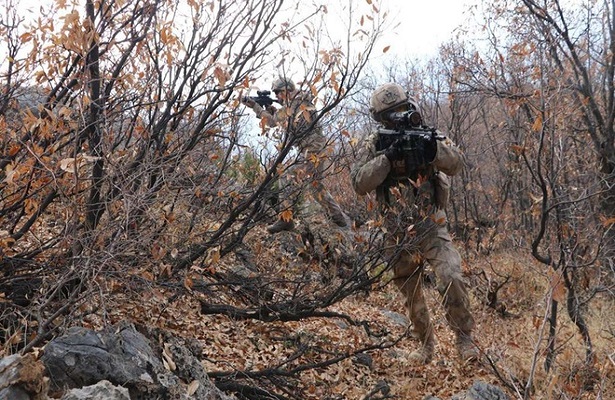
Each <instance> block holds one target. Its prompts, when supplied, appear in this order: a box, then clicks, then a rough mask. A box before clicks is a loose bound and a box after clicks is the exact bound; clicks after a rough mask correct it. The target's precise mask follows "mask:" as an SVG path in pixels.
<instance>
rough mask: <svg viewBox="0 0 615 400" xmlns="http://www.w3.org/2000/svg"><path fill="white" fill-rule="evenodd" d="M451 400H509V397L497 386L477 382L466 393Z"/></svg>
mask: <svg viewBox="0 0 615 400" xmlns="http://www.w3.org/2000/svg"><path fill="white" fill-rule="evenodd" d="M451 400H509V397H508V396H507V395H506V394H505V393H504V392H503V391H502V389H500V388H498V387H497V386H493V385H491V384H489V383H484V382H481V381H476V382H474V383H473V384H472V386H471V387H470V389H468V390H467V391H466V393H464V394H460V395H455V396H453V397H452V398H451Z"/></svg>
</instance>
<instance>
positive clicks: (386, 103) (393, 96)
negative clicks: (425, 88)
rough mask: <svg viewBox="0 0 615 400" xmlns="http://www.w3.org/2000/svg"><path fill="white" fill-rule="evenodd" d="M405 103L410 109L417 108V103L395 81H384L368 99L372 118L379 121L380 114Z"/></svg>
mask: <svg viewBox="0 0 615 400" xmlns="http://www.w3.org/2000/svg"><path fill="white" fill-rule="evenodd" d="M404 104H407V105H409V108H410V109H414V110H418V109H419V107H418V103H417V101H416V100H415V99H414V98H413V97H410V96H408V93H407V92H406V91H405V90H404V88H403V87H401V85H398V84H397V83H385V84H384V85H382V86H380V87H378V88H376V90H374V93H373V94H372V97H371V99H370V100H369V111H370V112H371V114H372V118H374V120H376V121H378V122H380V120H381V119H382V114H383V113H384V112H386V111H390V110H392V109H394V108H396V107H399V106H401V105H404Z"/></svg>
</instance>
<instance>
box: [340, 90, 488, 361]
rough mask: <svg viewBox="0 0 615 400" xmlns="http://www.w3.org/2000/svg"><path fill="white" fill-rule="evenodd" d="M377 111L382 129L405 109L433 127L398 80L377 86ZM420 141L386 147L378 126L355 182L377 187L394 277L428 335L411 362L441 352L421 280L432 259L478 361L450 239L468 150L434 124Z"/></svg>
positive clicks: (459, 332) (417, 332)
mask: <svg viewBox="0 0 615 400" xmlns="http://www.w3.org/2000/svg"><path fill="white" fill-rule="evenodd" d="M370 111H371V113H372V117H373V118H374V119H375V120H376V121H378V122H380V123H381V124H382V127H383V128H384V129H385V130H384V131H382V130H381V132H388V133H391V132H394V131H393V129H399V126H398V125H397V123H394V121H393V120H390V119H389V116H399V115H404V116H406V117H408V118H409V119H411V120H413V124H414V125H416V126H420V127H423V128H427V127H425V126H424V125H423V124H422V120H421V118H420V113H418V105H417V103H416V101H415V100H414V99H413V98H411V97H410V96H408V94H407V93H406V91H405V90H404V89H403V88H402V87H401V86H400V85H398V84H395V83H389V84H385V85H382V86H381V87H379V88H377V89H376V90H375V91H374V93H373V95H372V97H371V99H370ZM410 116H411V117H410ZM436 133H438V135H437V136H436ZM421 140H422V142H421V146H420V148H421V149H422V151H421V154H415V153H417V151H416V150H415V151H412V152H409V151H408V149H406V148H403V143H402V142H401V141H400V140H399V139H398V140H396V141H395V142H393V143H392V144H391V145H389V146H388V147H387V148H381V147H382V146H383V144H382V141H383V139H382V135H380V134H378V132H374V133H372V134H371V135H370V136H369V137H368V138H367V140H366V145H365V146H364V148H363V149H361V150H360V153H359V154H358V158H357V162H356V163H355V165H354V166H353V169H352V171H351V177H352V183H353V187H354V189H355V191H356V192H357V193H358V194H359V195H365V194H367V193H369V192H372V191H375V192H376V199H377V201H378V203H379V205H380V210H381V213H382V215H383V217H384V226H385V228H386V235H387V236H386V239H385V243H386V244H385V249H384V251H385V253H386V254H387V255H388V257H390V260H391V263H392V266H393V273H394V282H395V284H396V286H397V287H398V288H399V290H400V291H401V293H402V294H403V295H404V297H405V299H406V300H405V307H406V309H407V312H408V316H409V317H410V320H411V322H412V328H413V332H412V333H413V336H414V337H416V338H418V339H419V340H420V342H421V347H420V348H419V349H418V350H416V351H414V352H413V353H412V354H411V355H410V359H411V361H412V362H414V363H419V364H426V363H429V362H430V361H431V359H432V357H433V352H434V333H433V326H432V324H431V322H430V317H429V311H428V309H427V306H426V304H425V298H424V296H423V290H422V287H421V285H422V282H423V280H422V278H421V275H422V270H423V263H424V262H425V261H427V262H429V264H430V265H431V267H432V269H433V270H434V272H435V274H436V279H437V285H438V291H439V292H440V294H441V295H442V297H443V304H444V307H445V309H446V318H447V321H448V323H449V325H450V327H451V328H452V330H453V331H454V332H455V334H456V338H457V340H456V344H457V349H458V351H459V355H460V357H461V358H462V359H463V360H464V361H468V360H475V359H477V356H478V352H477V348H476V346H475V345H474V342H473V339H472V329H473V327H474V319H473V318H472V315H471V314H470V309H469V300H468V294H467V291H466V287H465V284H464V281H463V278H462V275H461V257H460V255H459V253H458V252H457V250H456V249H455V247H454V246H453V243H452V242H451V236H450V235H449V232H448V230H447V226H446V224H447V220H446V214H445V206H446V203H447V201H448V195H449V188H450V181H449V178H448V176H452V175H455V174H457V173H458V172H459V171H460V170H461V168H462V166H463V156H462V153H461V152H460V150H459V149H458V148H457V146H455V145H454V144H453V143H452V142H451V140H450V139H447V138H445V137H444V136H442V135H441V134H439V132H437V131H435V130H432V135H431V136H430V135H427V136H426V137H425V138H423V139H421ZM408 168H410V169H411V170H408Z"/></svg>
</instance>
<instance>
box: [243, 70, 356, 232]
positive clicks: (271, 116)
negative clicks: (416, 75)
mask: <svg viewBox="0 0 615 400" xmlns="http://www.w3.org/2000/svg"><path fill="white" fill-rule="evenodd" d="M272 91H273V92H274V93H275V95H276V97H277V99H278V102H279V103H280V104H281V107H280V108H279V109H276V108H275V107H273V106H269V107H267V108H266V109H264V108H263V107H261V106H260V105H259V104H257V103H256V102H255V101H254V100H252V99H250V98H249V97H247V98H244V99H243V100H242V101H243V103H244V104H245V105H246V106H248V107H250V108H252V110H254V112H255V113H256V116H257V117H258V118H260V119H262V120H264V123H265V124H266V125H268V126H270V127H275V126H280V127H282V128H283V129H284V130H285V131H286V133H287V134H288V135H290V138H291V140H293V141H294V146H295V147H296V148H297V150H298V151H299V154H300V155H301V160H300V162H301V163H302V164H304V165H305V168H306V170H307V172H308V174H309V175H310V176H311V177H312V178H313V179H314V182H313V183H310V185H309V186H310V188H311V190H312V194H313V196H314V198H315V199H316V201H317V202H318V203H319V204H320V205H321V206H322V207H323V208H324V210H325V212H326V213H327V216H328V217H329V219H330V220H331V221H332V222H333V223H334V224H335V225H337V226H339V227H341V228H344V227H347V226H348V224H349V220H348V217H347V216H346V214H345V213H344V212H343V211H342V209H341V208H340V206H339V205H338V204H337V202H336V201H335V199H333V197H332V196H331V194H330V193H329V191H328V190H327V189H326V188H325V186H324V184H323V183H322V179H323V173H324V170H325V168H326V167H327V163H326V162H325V161H326V160H325V155H326V154H325V148H326V145H327V140H326V138H325V136H324V135H323V133H322V129H321V127H320V126H319V125H318V123H316V122H315V121H314V118H316V116H317V114H316V108H315V107H314V104H313V99H312V97H311V96H310V95H309V94H307V93H303V92H300V91H298V90H297V88H296V86H295V84H294V83H293V82H292V81H291V80H289V79H287V78H285V77H280V78H278V79H276V80H275V81H274V82H273V87H272ZM285 181H286V182H285V184H290V182H289V180H288V179H286V180H285ZM293 228H294V222H293V220H292V219H291V220H285V219H283V218H282V217H280V218H279V219H278V221H277V222H276V223H275V224H273V225H270V226H268V227H267V230H268V231H269V233H277V232H281V231H290V230H292V229H293Z"/></svg>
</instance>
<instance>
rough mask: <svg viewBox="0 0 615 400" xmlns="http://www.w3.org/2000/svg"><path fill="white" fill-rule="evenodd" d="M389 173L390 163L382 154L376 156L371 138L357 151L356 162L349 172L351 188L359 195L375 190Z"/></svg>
mask: <svg viewBox="0 0 615 400" xmlns="http://www.w3.org/2000/svg"><path fill="white" fill-rule="evenodd" d="M390 171H391V163H390V162H389V160H388V158H387V157H386V156H385V155H384V154H376V146H375V144H374V139H373V136H372V137H370V138H368V140H366V143H365V144H364V146H363V147H362V148H361V149H360V150H359V154H358V156H357V161H356V162H355V164H354V165H353V167H352V170H351V171H350V177H351V179H352V187H353V188H354V190H355V192H357V194H359V195H364V194H367V193H369V192H371V191H373V190H376V188H377V187H378V186H380V184H382V182H384V180H385V179H386V177H387V175H388V174H389V172H390Z"/></svg>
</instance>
